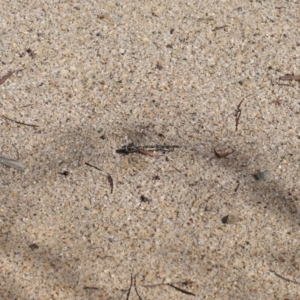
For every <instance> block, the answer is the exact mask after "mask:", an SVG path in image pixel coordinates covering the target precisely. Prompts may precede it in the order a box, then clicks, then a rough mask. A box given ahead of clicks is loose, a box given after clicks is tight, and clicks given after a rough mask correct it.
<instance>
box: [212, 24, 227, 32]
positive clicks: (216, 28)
mask: <svg viewBox="0 0 300 300" xmlns="http://www.w3.org/2000/svg"><path fill="white" fill-rule="evenodd" d="M227 26H228V25H223V26H219V27H215V28H214V29H213V30H212V31H217V30H221V29H223V28H225V27H227Z"/></svg>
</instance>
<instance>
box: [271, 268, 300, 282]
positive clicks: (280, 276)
mask: <svg viewBox="0 0 300 300" xmlns="http://www.w3.org/2000/svg"><path fill="white" fill-rule="evenodd" d="M270 272H272V273H274V275H276V276H277V277H279V278H281V279H283V280H285V281H288V282H291V283H295V284H299V285H300V282H298V281H295V280H292V279H288V278H285V277H283V276H282V275H280V274H278V273H276V272H275V271H274V270H270Z"/></svg>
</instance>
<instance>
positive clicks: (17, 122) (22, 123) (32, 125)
mask: <svg viewBox="0 0 300 300" xmlns="http://www.w3.org/2000/svg"><path fill="white" fill-rule="evenodd" d="M2 118H4V119H6V120H9V121H11V122H15V123H16V124H19V125H24V126H30V127H39V125H34V124H28V123H24V122H20V121H16V120H13V119H11V118H9V117H6V116H4V115H2Z"/></svg>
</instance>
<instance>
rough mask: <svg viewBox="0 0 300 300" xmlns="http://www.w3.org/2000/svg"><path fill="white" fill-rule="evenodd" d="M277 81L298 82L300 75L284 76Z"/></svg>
mask: <svg viewBox="0 0 300 300" xmlns="http://www.w3.org/2000/svg"><path fill="white" fill-rule="evenodd" d="M279 80H284V81H293V80H295V81H300V75H294V74H285V75H284V76H281V77H279Z"/></svg>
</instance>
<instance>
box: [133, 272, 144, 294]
mask: <svg viewBox="0 0 300 300" xmlns="http://www.w3.org/2000/svg"><path fill="white" fill-rule="evenodd" d="M137 275H138V274H135V276H134V289H135V292H136V294H137V296H138V297H139V300H143V298H142V297H141V296H140V294H139V293H138V290H137V286H136V277H137Z"/></svg>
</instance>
